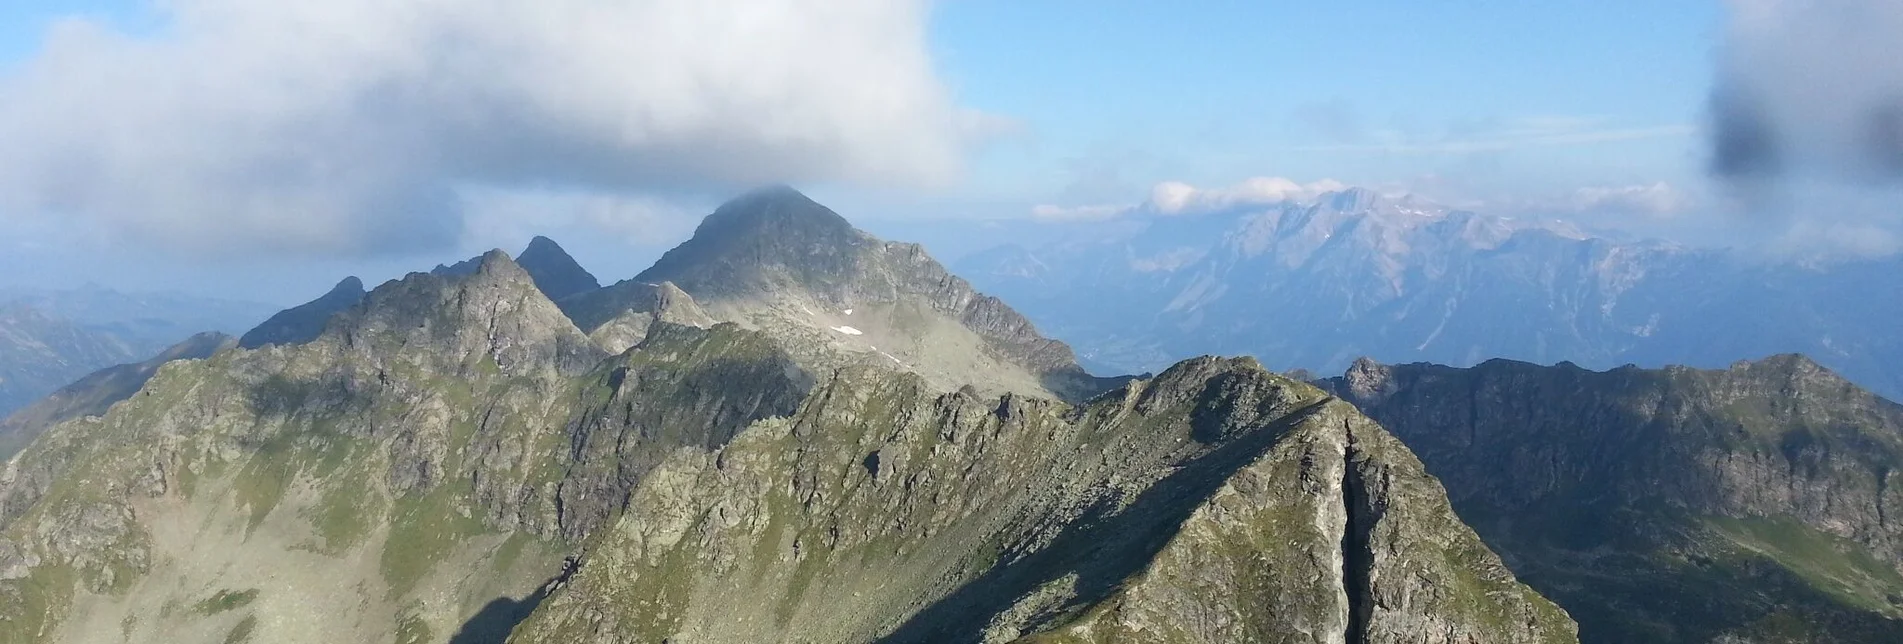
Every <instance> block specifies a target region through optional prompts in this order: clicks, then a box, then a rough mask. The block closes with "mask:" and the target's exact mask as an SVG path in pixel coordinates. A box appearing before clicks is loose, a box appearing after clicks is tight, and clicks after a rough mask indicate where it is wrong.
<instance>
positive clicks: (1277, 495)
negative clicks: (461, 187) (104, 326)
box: [0, 246, 1573, 642]
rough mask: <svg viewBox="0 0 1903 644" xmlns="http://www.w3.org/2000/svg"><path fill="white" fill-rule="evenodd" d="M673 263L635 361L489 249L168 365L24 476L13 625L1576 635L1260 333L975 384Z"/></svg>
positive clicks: (13, 514)
mask: <svg viewBox="0 0 1903 644" xmlns="http://www.w3.org/2000/svg"><path fill="white" fill-rule="evenodd" d="M882 248H883V246H882ZM882 252H883V251H882ZM927 268H929V267H927ZM941 270H942V269H941ZM875 272H876V271H875ZM928 272H929V271H928ZM847 274H848V275H856V273H847ZM888 274H889V273H888ZM654 283H655V284H657V286H655V287H653V288H654V290H653V291H651V292H649V294H650V295H653V296H654V297H653V298H652V299H648V300H641V299H640V298H639V297H634V298H632V299H629V300H625V301H630V302H632V301H642V302H649V303H652V304H653V306H652V307H651V308H652V309H653V310H652V311H649V312H648V313H652V314H653V315H651V316H650V317H649V318H646V319H644V320H643V323H644V324H645V329H644V332H643V333H642V335H641V339H640V340H639V341H638V342H637V343H635V344H634V346H632V347H630V348H628V349H626V350H625V351H622V352H620V353H618V354H611V353H610V352H608V351H606V350H604V349H603V348H602V344H601V343H600V342H598V341H597V340H598V339H591V338H590V337H589V336H588V335H587V334H585V333H584V331H583V329H582V328H580V327H578V326H577V325H576V324H574V322H573V321H572V318H573V317H580V316H579V315H578V314H577V313H574V311H578V310H580V309H576V308H574V307H568V308H567V310H566V312H565V309H564V307H558V306H557V304H556V303H555V302H553V301H552V300H551V299H550V297H549V296H548V295H547V293H546V290H545V289H546V288H547V287H546V286H545V285H544V284H543V282H541V281H539V280H537V279H535V277H534V275H533V274H532V273H531V272H530V271H528V270H526V268H525V267H523V266H521V265H518V264H517V263H516V262H514V261H513V260H511V259H510V258H509V257H508V256H507V255H506V254H504V253H501V252H500V251H497V252H492V253H489V254H486V255H484V256H483V257H481V258H478V260H477V261H476V263H475V267H474V268H473V270H465V271H462V272H460V273H458V274H424V273H418V274H412V275H410V276H407V277H405V278H404V279H402V280H398V281H393V282H390V283H386V284H384V285H382V286H380V287H378V288H377V289H376V290H374V291H372V292H370V293H369V294H367V295H366V296H364V297H363V298H362V299H361V301H359V302H357V303H356V304H354V305H352V306H350V307H348V308H347V309H345V310H344V311H342V312H340V313H337V314H335V315H333V316H332V317H331V318H330V319H329V320H328V321H327V322H325V323H324V324H323V325H322V331H321V332H320V333H318V334H317V335H316V337H314V338H311V339H309V340H308V341H303V342H287V343H270V344H267V345H265V346H260V347H258V348H255V349H239V350H234V351H222V352H217V353H214V354H212V355H210V356H209V357H207V358H204V359H196V360H176V361H172V362H169V363H166V364H165V365H163V366H161V367H159V368H158V369H157V372H156V373H155V374H154V375H152V376H151V378H150V380H149V381H147V382H146V383H145V385H144V387H143V388H142V389H140V390H139V392H138V393H137V394H136V395H133V396H132V397H130V398H128V399H126V400H125V401H123V402H121V403H119V404H117V405H114V406H112V407H111V409H110V410H109V411H108V412H107V413H105V414H104V415H103V416H86V417H81V418H77V419H74V420H70V421H67V422H64V423H61V424H59V425H57V426H55V427H53V428H51V429H49V430H48V431H47V432H46V433H45V434H43V435H42V436H41V437H40V438H39V439H37V440H35V441H34V442H33V443H32V445H30V446H29V447H28V448H27V449H26V450H25V451H23V452H22V453H21V454H20V455H18V456H16V457H15V458H13V459H12V460H10V461H8V462H7V463H6V465H5V469H4V470H3V471H0V640H5V641H21V642H93V641H118V640H130V641H155V640H161V639H162V640H166V641H181V642H198V641H205V642H221V641H222V642H234V641H246V640H250V641H283V642H300V641H339V640H345V641H389V640H395V641H399V642H425V641H440V640H441V639H443V638H444V637H445V636H448V635H451V634H454V635H455V636H456V637H457V638H459V639H462V638H465V637H484V638H489V639H491V640H493V639H499V638H500V637H502V636H505V635H507V634H508V633H509V632H511V631H513V633H514V639H515V641H664V640H665V641H758V640H757V636H758V635H760V634H762V633H774V634H776V635H775V637H776V638H778V639H784V640H789V641H854V640H857V641H943V640H953V641H1006V640H1023V641H1119V640H1124V639H1129V638H1131V637H1148V636H1149V635H1150V634H1158V635H1159V636H1161V637H1164V638H1166V639H1167V640H1168V641H1207V642H1215V641H1233V640H1234V639H1236V638H1244V639H1248V638H1258V637H1259V638H1267V639H1279V640H1283V641H1317V642H1343V641H1384V640H1386V639H1389V638H1390V637H1392V636H1394V635H1395V634H1398V633H1409V634H1414V633H1427V634H1428V639H1426V640H1425V641H1431V642H1441V641H1445V642H1565V641H1572V639H1573V636H1572V628H1573V627H1572V623H1571V621H1570V620H1569V619H1568V618H1567V617H1566V615H1565V614H1564V613H1563V612H1561V611H1560V610H1558V609H1557V608H1555V607H1553V605H1552V604H1551V603H1550V602H1546V601H1545V600H1543V599H1541V598H1540V597H1539V596H1538V595H1537V594H1535V593H1533V592H1532V591H1530V590H1528V589H1527V588H1526V587H1525V586H1522V585H1520V584H1519V583H1517V582H1516V581H1514V579H1513V577H1512V575H1511V574H1510V573H1509V572H1507V569H1506V568H1505V567H1504V566H1503V565H1501V562H1500V561H1499V559H1498V558H1497V557H1494V556H1493V555H1492V554H1491V553H1490V552H1489V551H1488V550H1487V549H1486V547H1485V546H1484V545H1482V544H1481V543H1480V542H1479V541H1478V539H1477V538H1476V537H1475V536H1474V534H1473V532H1472V531H1471V530H1469V529H1467V528H1466V527H1465V526H1463V525H1462V524H1460V523H1459V521H1458V520H1457V519H1456V518H1455V517H1454V516H1453V514H1452V512H1451V510H1449V508H1448V506H1447V503H1446V500H1445V495H1444V493H1443V492H1442V491H1441V490H1440V488H1439V486H1438V484H1437V483H1436V482H1435V481H1434V479H1433V478H1432V477H1430V476H1427V475H1426V474H1425V473H1424V472H1422V470H1421V467H1420V464H1419V462H1418V461H1416V460H1414V459H1413V457H1412V456H1410V455H1409V454H1408V453H1407V451H1406V449H1405V448H1404V447H1401V446H1400V445H1399V444H1398V443H1396V442H1395V441H1394V440H1393V439H1392V438H1391V437H1389V436H1387V435H1386V433H1385V432H1383V431H1382V430H1381V429H1380V428H1379V427H1378V426H1375V425H1374V424H1372V423H1371V422H1369V421H1367V420H1366V419H1365V418H1363V417H1361V416H1360V415H1359V414H1358V413H1357V412H1356V411H1355V410H1354V409H1353V408H1351V407H1349V406H1347V405H1345V404H1343V403H1341V402H1339V401H1336V400H1333V399H1332V398H1330V397H1329V396H1327V395H1325V394H1324V393H1323V392H1321V391H1320V390H1318V389H1315V388H1313V387H1310V386H1308V385H1304V384H1302V383H1298V382H1295V381H1292V380H1288V379H1285V378H1281V377H1278V376H1274V375H1272V374H1269V373H1268V372H1266V371H1264V370H1263V369H1261V367H1260V366H1259V365H1256V364H1255V363H1254V362H1253V361H1249V360H1217V359H1201V360H1195V361H1191V362H1188V363H1185V364H1183V365H1181V366H1179V367H1177V368H1175V369H1172V370H1171V371H1170V372H1168V373H1166V374H1164V375H1162V376H1159V377H1157V378H1154V379H1150V380H1141V381H1130V382H1126V383H1124V384H1123V385H1122V386H1121V387H1120V388H1119V389H1117V390H1115V391H1114V392H1110V393H1107V394H1105V395H1103V396H1099V397H1097V398H1095V399H1094V400H1093V401H1090V402H1089V403H1087V404H1079V405H1072V404H1069V403H1065V402H1059V401H1055V400H1052V399H1049V398H1047V397H1044V396H1043V395H1041V394H1042V391H1043V389H1042V388H1041V387H1040V388H1037V390H1036V391H1034V392H1032V393H1029V394H1027V393H1009V392H1007V393H985V392H982V391H980V389H979V388H978V387H976V386H967V387H952V388H949V389H948V388H945V387H943V386H941V384H940V383H938V382H933V381H932V380H930V379H928V378H927V377H926V376H924V375H918V374H915V373H911V372H909V371H907V370H904V369H901V368H900V367H899V366H898V365H891V364H881V363H879V362H878V361H871V362H870V363H869V364H868V363H854V364H847V365H844V366H841V367H838V368H825V369H819V368H815V367H816V366H820V365H823V364H824V363H816V362H814V361H812V360H811V359H810V357H809V358H802V357H801V355H800V353H799V351H798V350H796V349H795V348H793V347H790V346H789V345H791V344H794V343H792V342H789V341H788V339H787V338H788V337H789V336H784V335H777V334H775V333H772V332H768V330H752V329H748V328H744V327H743V325H738V324H733V323H714V324H711V325H707V328H698V327H696V326H691V325H683V324H677V323H675V322H673V321H672V320H674V319H683V318H685V317H690V315H689V314H690V313H691V311H692V310H693V309H692V308H690V305H692V303H693V302H694V301H695V300H696V299H700V298H699V296H700V294H699V293H695V297H688V296H687V295H686V294H687V293H692V292H693V291H692V290H691V289H689V290H685V291H681V292H679V293H678V294H677V293H676V292H675V291H674V290H671V289H668V288H667V287H666V286H665V285H666V284H667V282H664V281H663V282H654ZM907 283H909V282H907ZM953 286H956V284H954V285H953ZM611 288H613V287H611ZM908 288H909V287H908ZM841 289H842V290H840V291H836V292H844V293H859V294H862V295H863V293H867V292H874V291H876V290H877V289H873V288H871V287H843V286H842V287H841ZM703 290H705V289H703ZM593 292H594V291H591V293H593ZM707 292H708V293H710V294H711V295H710V297H713V298H714V299H715V300H716V301H717V302H721V301H724V302H732V301H734V300H723V299H722V298H724V297H727V295H726V294H723V292H722V291H721V290H720V289H713V290H710V291H707ZM821 292H826V291H823V290H822V291H821ZM900 292H901V293H905V294H906V295H905V297H907V298H910V297H913V296H914V295H916V294H915V293H914V292H912V291H905V290H901V291H900ZM950 292H952V293H953V294H954V295H956V294H957V293H958V292H960V291H959V289H957V288H952V289H951V290H950ZM584 295H585V294H584ZM573 297H576V296H571V297H570V298H565V300H564V302H568V301H569V299H572V298H573ZM958 300H959V298H958V297H953V298H950V300H948V301H951V302H956V301H958ZM864 302H865V300H852V301H850V302H844V301H841V302H835V304H846V303H850V304H853V305H855V306H854V308H857V307H858V306H861V305H864ZM969 303H970V301H966V304H969ZM873 305H874V306H877V305H878V303H877V302H875V303H873ZM616 306H619V305H616ZM635 308H637V307H635V306H633V305H630V306H628V307H627V308H626V309H623V310H619V311H615V312H614V314H613V315H609V316H607V318H606V319H607V322H604V325H608V324H612V323H613V321H614V320H616V319H622V318H625V317H626V316H627V314H628V313H629V312H630V311H633V310H634V309H635ZM929 310H938V309H929ZM957 310H961V311H966V312H970V311H984V310H990V309H988V308H987V307H985V306H975V307H973V306H962V308H958V309H957ZM707 317H715V316H713V315H708V316H707ZM981 317H982V316H981ZM945 319H952V318H949V316H947V317H946V318H945ZM698 321H699V322H703V323H704V322H706V320H704V319H703V320H698ZM980 326H983V325H980ZM1006 326H1007V327H1008V326H1009V325H1006ZM960 328H965V329H967V331H969V329H970V328H969V327H963V326H962V324H961V325H960ZM1001 328H1002V327H1001ZM596 330H597V331H599V330H600V328H599V327H598V328H597V329H596ZM974 335H976V334H975V333H974ZM985 346H990V347H992V348H993V349H994V350H998V351H999V352H1000V353H999V354H998V355H1019V354H1010V353H1008V352H1006V351H1005V350H1003V349H998V348H997V347H996V346H993V345H985ZM1058 346H1061V345H1058ZM1015 364H1023V363H1015ZM925 371H926V373H927V374H930V373H932V372H931V371H930V370H925ZM895 571H903V572H905V573H910V574H895ZM663 573H664V574H663ZM551 576H553V577H551ZM1290 589H1303V590H1301V591H1295V590H1290ZM736 590H778V591H783V593H782V594H781V595H778V596H780V597H784V598H785V599H784V601H780V602H761V601H757V600H747V599H746V598H747V595H743V594H740V593H738V592H734V591H736ZM499 597H500V598H501V599H498V598H499ZM509 597H529V598H532V600H533V603H532V605H528V604H524V605H525V606H527V608H523V609H521V610H522V613H521V614H518V613H515V612H510V611H512V610H515V609H510V608H509V607H510V606H517V604H514V603H511V601H512V600H511V601H505V600H506V599H507V598H509ZM756 597H757V596H756ZM498 606H500V607H502V608H497V607H498ZM495 611H502V612H500V613H498V612H495ZM498 614H502V615H515V616H514V617H508V618H507V619H501V618H496V617H495V616H496V615H498ZM521 618H526V620H527V621H526V622H523V623H521V624H520V626H517V625H516V624H515V620H516V619H521ZM1139 633H1141V634H1142V635H1138V634H1139ZM1410 636H1411V635H1410ZM590 638H593V640H591V639H590ZM614 638H625V639H614Z"/></svg>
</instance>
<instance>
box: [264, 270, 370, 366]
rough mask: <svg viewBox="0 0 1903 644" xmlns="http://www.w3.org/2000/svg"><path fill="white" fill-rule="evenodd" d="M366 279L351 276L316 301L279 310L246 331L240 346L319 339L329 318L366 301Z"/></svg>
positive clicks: (303, 341) (300, 342) (297, 342)
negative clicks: (364, 284) (364, 283)
mask: <svg viewBox="0 0 1903 644" xmlns="http://www.w3.org/2000/svg"><path fill="white" fill-rule="evenodd" d="M363 297H364V289H363V280H361V279H357V277H356V276H354V275H353V276H350V277H346V278H344V279H343V281H340V282H337V285H336V286H333V287H331V289H330V291H329V292H327V293H325V294H324V295H323V296H321V297H318V298H317V299H315V300H311V301H309V302H306V303H304V304H300V305H297V306H294V307H291V308H288V309H285V310H283V311H279V312H278V313H277V314H276V315H273V316H271V319H269V320H265V321H264V323H263V324H260V325H258V326H257V328H254V329H252V330H251V331H249V332H247V333H245V334H244V337H243V338H241V339H240V340H239V341H238V346H241V347H244V348H246V349H256V348H258V347H262V346H265V345H267V344H303V343H306V342H310V341H311V340H315V339H317V336H318V335H320V334H322V333H323V332H324V325H325V324H328V323H329V322H330V318H331V317H332V316H335V315H336V314H338V313H339V312H342V311H344V310H345V309H348V308H350V307H352V306H356V304H357V303H358V302H361V301H363Z"/></svg>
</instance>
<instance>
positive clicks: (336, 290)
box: [325, 275, 364, 296]
mask: <svg viewBox="0 0 1903 644" xmlns="http://www.w3.org/2000/svg"><path fill="white" fill-rule="evenodd" d="M363 291H364V289H363V280H361V279H358V278H357V276H355V275H352V276H350V277H346V278H344V279H343V280H341V281H339V282H337V285H336V286H333V287H331V288H330V292H329V293H326V294H325V295H326V296H329V295H337V294H349V293H356V294H358V295H362V294H363Z"/></svg>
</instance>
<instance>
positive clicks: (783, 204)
mask: <svg viewBox="0 0 1903 644" xmlns="http://www.w3.org/2000/svg"><path fill="white" fill-rule="evenodd" d="M710 224H719V225H721V226H722V227H723V228H726V227H733V228H744V227H749V226H752V227H761V228H766V229H772V230H777V231H788V230H805V231H808V232H812V233H828V234H845V233H856V232H857V231H856V230H855V229H854V228H853V227H852V224H851V223H850V222H847V221H846V218H845V217H841V216H839V213H836V212H833V210H832V209H831V208H827V207H825V206H823V205H820V203H819V202H817V201H813V199H812V198H811V197H807V196H806V195H805V193H802V192H800V191H798V190H795V189H793V188H792V187H791V186H786V185H773V186H767V187H763V188H756V189H754V190H752V191H749V192H747V193H746V194H743V195H740V196H738V197H735V198H733V199H731V200H729V201H728V202H727V203H724V204H721V206H720V207H719V208H717V209H715V210H714V214H712V215H709V216H708V217H707V220H706V221H705V222H703V223H702V224H701V225H702V227H706V226H707V225H710ZM695 235H696V236H699V235H700V231H695Z"/></svg>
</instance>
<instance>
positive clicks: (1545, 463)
mask: <svg viewBox="0 0 1903 644" xmlns="http://www.w3.org/2000/svg"><path fill="white" fill-rule="evenodd" d="M1328 384H1329V386H1330V387H1331V388H1333V389H1334V390H1336V391H1338V392H1339V393H1341V395H1343V396H1344V397H1345V398H1347V399H1348V400H1350V401H1352V402H1354V403H1355V404H1357V405H1359V406H1361V407H1362V409H1364V410H1366V411H1367V412H1368V413H1369V414H1370V415H1371V416H1373V417H1374V418H1376V419H1377V420H1379V421H1380V422H1381V423H1382V424H1383V425H1385V426H1387V427H1390V428H1392V429H1393V431H1394V432H1395V434H1396V435H1397V436H1400V437H1401V438H1402V439H1403V440H1405V441H1406V442H1407V443H1408V444H1409V445H1410V446H1411V447H1413V448H1414V450H1415V452H1416V453H1418V454H1419V455H1420V456H1421V458H1422V460H1424V461H1426V462H1427V464H1428V466H1429V470H1430V471H1432V472H1433V473H1434V474H1436V475H1437V476H1439V477H1440V479H1441V480H1442V481H1443V482H1444V483H1445V484H1446V486H1447V489H1448V490H1449V494H1450V497H1451V498H1452V500H1453V503H1454V507H1455V508H1457V509H1459V510H1460V512H1461V514H1462V516H1464V517H1466V518H1468V519H1469V520H1470V521H1472V522H1473V524H1474V525H1475V527H1476V529H1478V530H1479V531H1480V533H1481V534H1482V535H1483V536H1484V537H1486V538H1487V540H1488V543H1489V544H1490V545H1492V546H1493V547H1495V548H1496V549H1498V550H1500V551H1501V552H1502V554H1503V555H1504V556H1505V557H1507V559H1508V561H1511V562H1514V564H1515V566H1516V570H1517V571H1518V572H1519V573H1520V575H1521V576H1522V577H1523V578H1525V579H1527V580H1528V581H1529V583H1531V584H1533V585H1534V586H1535V587H1537V588H1540V589H1542V590H1543V591H1545V592H1547V593H1549V594H1550V595H1551V596H1552V597H1554V598H1555V599H1556V600H1557V601H1559V602H1561V604H1562V605H1564V606H1566V607H1567V608H1568V610H1570V611H1572V612H1573V614H1574V615H1575V616H1576V617H1577V618H1579V619H1580V621H1581V627H1582V634H1583V635H1584V636H1585V638H1586V639H1587V640H1589V641H1604V642H1615V641H1637V640H1647V641H1686V642H1694V641H1710V640H1712V639H1713V638H1717V637H1721V636H1722V637H1731V638H1733V639H1734V640H1735V641H1766V640H1765V639H1764V638H1774V637H1784V636H1788V635H1789V634H1790V633H1789V632H1788V631H1790V630H1791V629H1790V628H1787V627H1785V626H1779V625H1778V624H1779V623H1780V622H1779V621H1778V620H1784V621H1796V622H1800V623H1803V624H1806V625H1807V626H1805V627H1804V628H1802V629H1797V630H1798V631H1799V632H1803V633H1807V635H1806V637H1814V638H1822V639H1824V640H1828V641H1879V640H1887V639H1892V638H1896V637H1903V576H1899V575H1898V574H1897V571H1898V569H1899V568H1903V526H1900V525H1899V524H1898V523H1897V522H1896V518H1895V517H1894V514H1895V513H1894V512H1893V510H1892V509H1893V508H1896V507H1899V506H1898V503H1899V502H1903V497H1899V496H1898V492H1897V491H1896V490H1895V488H1894V487H1893V484H1894V483H1895V482H1896V481H1895V480H1894V476H1895V473H1894V472H1895V470H1896V469H1897V468H1898V466H1899V465H1903V407H1899V406H1898V405H1896V404H1894V403H1891V402H1889V401H1886V400H1883V399H1881V398H1879V397H1877V396H1874V395H1872V394H1870V393H1868V392H1865V391H1863V390H1861V389H1859V388H1857V387H1856V386H1854V385H1852V384H1850V383H1848V382H1846V381H1844V380H1843V379H1842V378H1840V377H1838V376H1836V375H1835V374H1832V373H1830V372H1829V371H1827V370H1825V369H1823V368H1822V367H1819V366H1818V365H1817V364H1816V363H1814V362H1811V361H1810V360H1808V359H1805V358H1802V357H1800V356H1777V357H1773V358H1770V359H1766V360H1763V361H1759V362H1755V363H1740V364H1738V365H1734V366H1733V367H1731V368H1729V369H1725V370H1717V371H1699V370H1693V369H1686V368H1671V369H1665V370H1656V371H1654V370H1643V369H1637V368H1623V369H1616V370H1613V371H1609V372H1603V373H1601V372H1591V371H1586V370H1583V369H1580V368H1577V367H1574V366H1572V365H1561V366H1558V367H1539V366H1534V365H1528V364H1524V363H1515V362H1509V361H1491V362H1487V363H1485V364H1482V365H1480V366H1478V367H1474V368H1472V369H1453V368H1448V367H1439V366H1432V365H1402V366H1383V365H1379V364H1376V363H1374V362H1372V361H1366V360H1364V361H1359V362H1357V363H1356V364H1355V366H1354V367H1353V368H1351V369H1350V370H1349V371H1348V372H1347V374H1345V375H1344V376H1343V377H1341V378H1337V379H1333V380H1331V381H1329V383H1328ZM1778 633H1783V635H1777V634H1778ZM1777 641H1781V640H1777Z"/></svg>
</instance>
